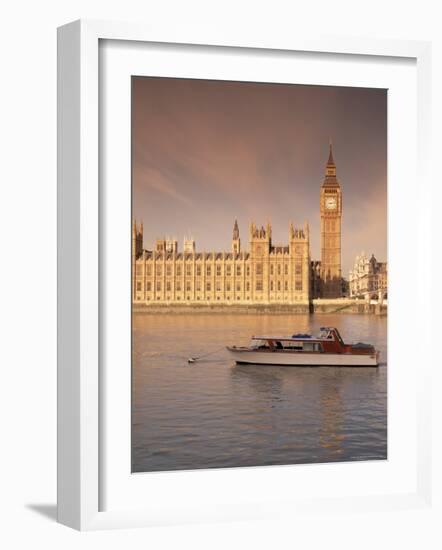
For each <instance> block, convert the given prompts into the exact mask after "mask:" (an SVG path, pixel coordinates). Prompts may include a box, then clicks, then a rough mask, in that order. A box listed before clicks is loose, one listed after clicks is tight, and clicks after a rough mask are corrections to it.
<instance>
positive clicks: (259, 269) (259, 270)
mask: <svg viewBox="0 0 442 550" xmlns="http://www.w3.org/2000/svg"><path fill="white" fill-rule="evenodd" d="M172 267H173V266H171V265H167V266H166V270H165V272H166V276H167V277H171V276H172V274H173V269H172ZM221 267H222V266H220V265H217V266H216V271H215V273H216V275H217V276H218V277H220V276H221V275H222V270H221ZM231 268H232V266H230V265H228V266H226V268H225V275H226V276H227V277H229V276H231V275H232V269H231ZM283 270H284V275H288V274H289V266H288V264H284V266H282V265H281V264H278V265H277V266H274V265H273V264H271V265H270V275H274V274H275V273H276V274H277V275H281V274H282V271H283ZM155 272H156V275H157V276H158V277H162V275H163V266H162V265H157V266H156V271H155ZM195 272H196V276H197V277H200V276H201V273H202V266H200V265H197V266H196V270H195ZM136 273H137V275H142V273H143V266H142V265H137V269H136ZM182 273H183V272H182V266H181V265H177V266H176V275H177V277H180V276H181V275H182ZM185 273H186V276H188V277H190V276H192V266H191V265H186V271H185ZM235 273H236V275H237V276H238V277H240V276H241V275H242V274H243V270H242V266H240V265H237V266H236V270H235ZM255 273H256V275H262V274H263V265H262V263H257V264H256V266H255ZM295 273H296V275H301V273H302V264H301V263H300V262H297V263H296V264H295ZM245 274H246V275H247V276H250V266H246V269H245ZM146 275H147V276H150V275H152V265H149V264H147V265H146ZM211 275H212V266H210V265H207V266H206V276H207V277H211Z"/></svg>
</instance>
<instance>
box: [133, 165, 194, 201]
mask: <svg viewBox="0 0 442 550" xmlns="http://www.w3.org/2000/svg"><path fill="white" fill-rule="evenodd" d="M141 186H142V187H143V191H144V192H146V190H147V189H151V190H153V191H156V192H158V193H160V194H162V195H166V196H167V197H169V198H171V199H174V200H176V201H178V202H181V203H183V204H185V205H187V206H190V205H191V204H192V201H191V200H190V199H189V198H188V197H186V195H183V194H182V193H180V192H179V191H178V190H177V189H176V188H175V186H174V185H173V184H172V183H171V182H170V181H169V180H168V179H167V178H166V177H165V176H164V175H163V174H162V173H161V172H160V171H158V170H155V169H154V168H146V169H145V170H144V171H143V177H142V183H141ZM146 188H147V189H146Z"/></svg>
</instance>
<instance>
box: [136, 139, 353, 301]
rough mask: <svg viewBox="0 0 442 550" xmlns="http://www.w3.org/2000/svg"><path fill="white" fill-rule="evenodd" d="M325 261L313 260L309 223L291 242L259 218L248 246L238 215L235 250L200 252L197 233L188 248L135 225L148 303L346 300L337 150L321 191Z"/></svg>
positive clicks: (295, 230) (142, 292)
mask: <svg viewBox="0 0 442 550" xmlns="http://www.w3.org/2000/svg"><path fill="white" fill-rule="evenodd" d="M320 215H321V261H315V262H312V261H311V258H310V232H309V225H308V223H307V222H306V223H304V224H303V226H302V227H295V226H294V225H293V223H290V224H289V231H288V245H284V246H277V245H274V244H273V243H272V227H271V225H270V223H267V225H266V226H265V227H264V226H262V227H258V226H256V225H255V223H254V222H252V223H251V224H250V226H249V232H248V249H247V250H244V249H243V248H242V246H241V239H240V231H239V227H238V223H237V222H236V221H235V223H234V227H233V234H232V243H231V250H230V251H228V252H198V251H197V250H196V246H195V241H194V240H193V239H192V238H185V239H184V247H183V252H179V251H178V243H177V241H176V240H174V239H165V238H162V239H157V241H156V244H155V248H154V249H153V250H146V249H144V246H143V224H142V223H141V224H139V225H138V224H137V223H136V221H134V222H133V227H132V300H133V303H134V304H139V305H141V304H145V305H149V304H150V305H163V304H166V305H179V304H181V305H184V304H186V305H203V304H206V305H207V304H210V305H229V304H237V305H260V304H263V305H271V304H294V305H299V306H305V307H308V306H309V304H310V303H311V301H312V300H313V298H317V297H325V298H339V297H340V296H341V294H342V291H341V289H342V281H341V217H342V195H341V189H340V185H339V183H338V181H337V179H336V166H335V164H334V160H333V155H332V149H331V145H330V154H329V159H328V163H327V167H326V174H325V179H324V183H323V185H322V188H321V192H320Z"/></svg>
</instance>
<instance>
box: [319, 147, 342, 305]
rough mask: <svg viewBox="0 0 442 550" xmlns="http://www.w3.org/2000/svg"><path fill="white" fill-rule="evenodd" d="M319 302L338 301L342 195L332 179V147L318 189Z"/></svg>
mask: <svg viewBox="0 0 442 550" xmlns="http://www.w3.org/2000/svg"><path fill="white" fill-rule="evenodd" d="M320 209H321V271H320V273H321V298H339V297H340V296H341V295H342V284H341V218H342V193H341V186H340V185H339V182H338V180H337V178H336V165H335V161H334V159H333V151H332V145H331V142H330V152H329V156H328V162H327V166H326V169H325V178H324V183H323V184H322V187H321V197H320Z"/></svg>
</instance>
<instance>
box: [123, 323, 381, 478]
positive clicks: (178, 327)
mask: <svg viewBox="0 0 442 550" xmlns="http://www.w3.org/2000/svg"><path fill="white" fill-rule="evenodd" d="M324 325H329V326H336V327H338V329H339V330H340V332H341V335H342V336H343V338H344V340H345V341H349V342H357V341H364V342H368V343H372V344H374V345H375V346H376V347H377V348H378V349H380V351H381V362H382V364H381V366H380V367H379V368H342V367H320V368H311V367H310V368H308V367H305V368H300V367H277V366H254V365H235V364H234V363H233V362H232V360H231V359H230V357H229V355H228V353H227V351H225V349H224V346H226V345H234V344H235V345H245V344H248V342H249V340H250V336H251V335H252V334H254V335H259V334H266V335H269V334H277V335H291V334H293V333H294V332H310V331H313V332H316V331H317V330H318V329H319V327H321V326H324ZM386 352H387V319H386V317H380V316H375V315H349V314H340V315H339V314H338V315H295V316H293V315H262V314H257V315H254V314H250V315H245V314H243V315H228V314H201V313H197V314H164V315H150V314H143V313H140V314H134V316H133V373H132V379H133V380H132V471H133V472H147V471H159V470H181V469H185V470H188V469H195V468H222V467H235V466H262V465H272V464H299V463H313V462H336V461H351V460H373V459H385V458H386V457H387V364H386V361H387V354H386ZM208 353H210V354H211V355H208V356H207V357H205V358H204V359H201V360H200V361H197V362H196V363H193V364H190V365H189V364H188V363H187V359H188V357H190V356H200V355H204V354H208Z"/></svg>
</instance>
